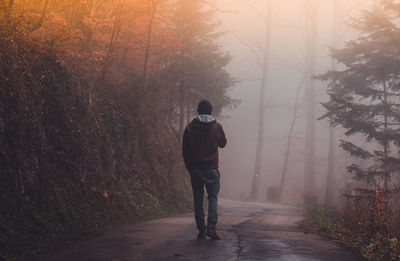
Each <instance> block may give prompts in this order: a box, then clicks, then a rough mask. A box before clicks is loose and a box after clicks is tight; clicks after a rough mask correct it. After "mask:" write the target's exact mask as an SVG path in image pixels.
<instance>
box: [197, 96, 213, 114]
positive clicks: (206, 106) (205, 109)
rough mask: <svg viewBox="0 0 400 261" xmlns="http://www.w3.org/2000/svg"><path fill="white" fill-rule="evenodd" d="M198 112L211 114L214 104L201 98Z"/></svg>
mask: <svg viewBox="0 0 400 261" xmlns="http://www.w3.org/2000/svg"><path fill="white" fill-rule="evenodd" d="M197 112H198V113H199V114H208V115H211V112H212V105H211V102H209V101H208V100H201V101H200V102H199V105H198V106H197Z"/></svg>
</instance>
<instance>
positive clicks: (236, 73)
mask: <svg viewBox="0 0 400 261" xmlns="http://www.w3.org/2000/svg"><path fill="white" fill-rule="evenodd" d="M335 1H337V4H338V5H339V8H338V10H339V11H338V16H337V19H336V20H337V23H336V28H337V32H338V33H337V35H338V37H337V39H332V35H333V33H332V30H333V22H332V21H333V5H332V1H327V0H319V1H314V2H315V3H314V5H315V8H316V10H317V28H318V29H317V31H318V32H317V48H316V49H315V55H316V65H315V68H316V69H315V74H318V73H323V72H326V71H327V70H328V69H329V68H330V67H331V65H332V62H331V59H330V56H329V47H330V46H332V45H333V44H334V43H335V45H336V47H340V45H342V44H343V43H344V42H345V41H347V40H349V39H353V38H354V37H355V36H356V35H355V33H354V32H352V31H351V29H350V28H349V27H348V25H347V24H348V22H349V21H350V19H351V17H357V15H358V14H359V13H360V12H361V10H363V9H366V8H368V6H370V5H371V1H359V0H358V1H356V0H349V1H340V0H335ZM317 6H318V7H317ZM218 9H219V10H220V12H218V14H219V17H218V19H219V20H220V21H221V28H222V29H221V30H223V31H226V34H225V35H224V37H223V38H222V39H221V46H223V47H224V49H225V50H226V51H227V52H229V53H230V54H231V55H232V57H233V59H232V61H231V63H230V65H229V66H228V71H229V72H230V73H231V74H232V75H233V77H234V78H235V79H236V80H237V81H238V82H237V84H236V86H235V87H234V88H232V89H231V92H230V95H231V96H232V97H233V98H235V99H239V100H241V103H240V105H239V106H237V108H234V109H226V110H224V111H223V117H222V118H221V119H219V120H220V121H221V122H222V124H223V126H224V130H225V133H226V136H227V138H228V147H227V148H226V149H224V150H221V151H220V168H221V178H222V180H221V183H222V189H221V195H222V197H226V198H231V199H246V198H247V197H248V195H249V193H250V189H251V183H252V177H253V173H254V164H255V154H256V145H257V138H258V106H259V96H260V78H261V73H262V67H261V66H260V64H257V59H260V60H262V57H263V46H264V43H265V30H266V22H265V19H266V13H267V1H265V0H251V1H250V0H224V1H220V2H219V5H218ZM306 37H307V32H306V26H305V9H304V1H294V0H272V24H271V38H270V43H271V47H270V53H269V57H270V58H269V69H268V75H267V84H266V100H265V102H266V110H265V139H264V153H263V156H262V165H261V173H260V182H259V191H258V197H257V199H258V200H261V201H265V200H266V199H267V189H268V188H269V187H278V186H279V182H280V178H281V173H282V168H283V162H284V153H285V150H286V146H287V136H288V133H289V127H290V123H291V121H292V118H293V110H294V103H295V96H296V90H297V88H298V86H299V84H300V83H301V81H302V79H303V78H304V71H305V53H306V40H305V38H306ZM314 88H315V93H316V108H315V111H316V118H318V117H320V116H321V115H322V114H323V113H324V109H323V107H322V106H321V105H320V104H319V103H320V102H321V101H324V100H326V99H327V95H326V84H324V83H321V82H318V81H315V84H314ZM304 95H305V90H304V86H302V88H301V90H300V95H299V106H298V116H299V117H298V119H297V121H296V123H295V127H294V131H293V140H292V146H291V149H290V155H289V161H288V170H287V174H286V177H287V178H286V182H285V187H286V188H287V191H289V192H290V193H285V195H284V198H283V201H286V202H288V203H301V202H302V200H303V193H304V191H303V186H304V157H305V155H304V154H305V152H304V151H305V144H304V143H305V136H306V118H305V116H306V115H305V114H306V112H305V110H304ZM315 120H316V153H315V155H316V159H315V173H316V193H317V196H318V200H319V201H320V202H321V201H323V195H324V191H325V183H326V172H327V162H328V161H327V158H328V130H329V127H328V124H327V122H326V121H325V120H317V119H315ZM341 133H342V131H341V130H340V129H337V130H336V140H338V139H339V138H340V135H341ZM336 143H337V142H336ZM345 166H346V154H345V153H344V152H342V151H341V150H340V149H339V148H337V149H336V157H335V174H336V184H334V186H335V191H336V192H339V191H342V190H343V189H344V188H345V187H346V184H347V183H349V182H351V175H350V174H348V173H347V172H346V170H345ZM336 194H338V193H336Z"/></svg>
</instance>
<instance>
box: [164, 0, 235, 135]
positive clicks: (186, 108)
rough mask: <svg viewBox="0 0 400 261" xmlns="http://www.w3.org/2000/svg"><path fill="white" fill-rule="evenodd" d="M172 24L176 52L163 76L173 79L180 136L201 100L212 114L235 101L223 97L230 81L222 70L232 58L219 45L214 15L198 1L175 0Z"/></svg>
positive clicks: (231, 81)
mask: <svg viewBox="0 0 400 261" xmlns="http://www.w3.org/2000/svg"><path fill="white" fill-rule="evenodd" d="M172 23H173V24H175V33H176V40H177V45H178V47H179V48H178V49H176V52H175V53H174V54H173V55H170V57H168V61H167V62H166V66H165V72H166V73H167V74H169V75H170V76H172V77H173V82H172V85H173V86H177V88H176V89H175V92H174V94H172V95H175V96H176V99H175V102H176V103H173V104H171V106H172V107H173V109H172V110H173V111H178V113H179V116H178V132H179V135H178V136H181V134H182V131H183V127H184V120H185V119H186V118H188V117H185V116H187V114H192V113H193V108H194V107H195V106H194V105H193V104H197V102H198V101H199V100H200V99H202V98H207V99H209V100H210V101H211V102H212V103H213V105H214V114H219V113H220V112H221V110H222V108H223V107H225V106H228V105H231V104H233V103H234V102H235V101H234V100H232V99H231V98H230V97H228V96H227V95H226V91H227V89H228V88H229V87H231V86H232V85H233V79H232V77H231V76H230V74H229V73H228V72H227V71H226V70H225V66H226V65H227V64H228V63H229V61H230V59H231V57H230V55H229V54H227V53H225V52H223V51H222V50H221V48H220V46H219V45H218V42H217V40H218V38H219V37H220V36H221V33H220V32H217V31H216V28H218V23H215V22H213V11H210V10H209V8H207V6H206V4H205V3H204V2H202V1H199V0H178V1H177V2H176V9H175V15H174V16H173V19H172Z"/></svg>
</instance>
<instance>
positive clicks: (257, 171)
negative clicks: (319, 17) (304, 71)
mask: <svg viewBox="0 0 400 261" xmlns="http://www.w3.org/2000/svg"><path fill="white" fill-rule="evenodd" d="M271 8H272V5H271V0H269V1H268V10H267V18H266V26H267V28H266V34H265V50H264V61H263V71H262V78H261V86H260V103H259V118H258V141H257V149H256V161H255V164H254V173H253V182H252V185H251V191H250V195H249V199H251V200H256V199H257V197H258V186H259V181H260V175H261V169H262V168H261V166H262V160H263V151H264V127H265V125H264V118H265V89H266V84H267V76H268V62H269V49H270V41H271V39H270V38H271V16H272V10H271Z"/></svg>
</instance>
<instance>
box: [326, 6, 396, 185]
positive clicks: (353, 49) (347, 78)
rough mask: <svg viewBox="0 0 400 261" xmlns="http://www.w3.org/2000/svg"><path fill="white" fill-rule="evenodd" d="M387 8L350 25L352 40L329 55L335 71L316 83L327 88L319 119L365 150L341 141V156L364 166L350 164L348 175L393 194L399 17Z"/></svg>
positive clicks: (372, 12)
mask: <svg viewBox="0 0 400 261" xmlns="http://www.w3.org/2000/svg"><path fill="white" fill-rule="evenodd" d="M384 2H386V4H385V3H384ZM389 2H390V3H392V1H382V5H381V7H378V6H376V7H375V8H374V9H373V10H372V11H365V12H364V13H363V16H362V17H361V18H360V19H358V20H355V21H354V22H353V24H352V28H353V29H355V30H356V31H358V33H359V36H358V38H357V39H355V40H353V41H350V42H347V43H346V44H345V46H344V48H343V49H336V50H332V58H334V59H335V60H336V61H337V62H338V64H339V65H340V66H339V67H338V69H336V70H332V71H328V72H327V73H325V74H323V75H320V76H319V77H318V78H319V79H321V80H323V81H328V83H329V85H328V88H329V89H328V94H329V96H330V100H329V101H328V102H326V103H323V106H324V107H325V108H326V110H327V113H326V114H325V115H324V116H323V117H322V118H329V119H330V122H331V124H332V125H333V126H336V125H341V126H343V127H344V129H346V132H345V135H346V136H353V135H362V136H363V137H364V138H365V141H366V143H367V144H368V148H367V147H365V146H364V147H363V146H360V145H358V144H354V143H352V142H350V141H348V140H347V141H345V140H342V141H341V145H340V146H341V147H342V148H343V149H344V150H345V151H347V152H348V153H350V154H351V155H352V156H355V157H358V158H360V159H363V160H365V161H366V162H367V163H368V164H366V166H369V167H361V166H360V165H359V164H352V165H350V166H348V168H347V170H348V172H350V173H352V174H353V175H354V178H355V179H357V180H360V181H364V182H366V183H367V184H369V186H370V187H371V188H373V189H374V190H383V191H385V192H388V190H390V189H393V186H391V184H390V177H391V176H392V175H393V174H394V173H396V172H398V170H399V167H400V160H399V159H397V158H395V156H394V155H395V154H396V153H392V149H398V146H399V143H400V104H399V102H398V100H399V96H400V47H399V46H400V23H399V20H400V17H399V13H396V12H393V9H391V8H382V7H389V5H387V3H389ZM371 148H372V149H371ZM363 165H364V164H363Z"/></svg>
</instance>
